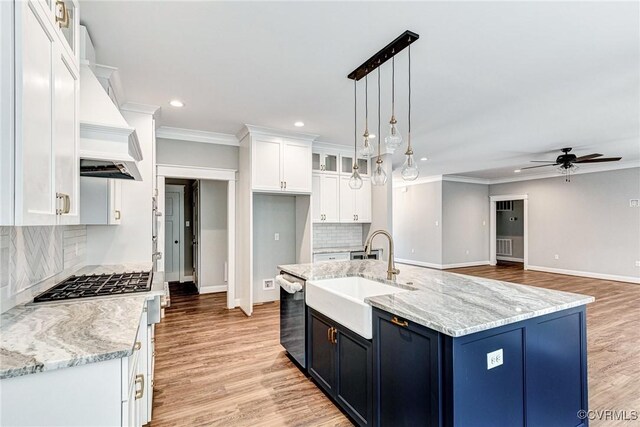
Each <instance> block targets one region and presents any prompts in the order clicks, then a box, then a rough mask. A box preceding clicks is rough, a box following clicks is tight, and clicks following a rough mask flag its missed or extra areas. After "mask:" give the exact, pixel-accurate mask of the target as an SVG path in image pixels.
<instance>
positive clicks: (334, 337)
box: [331, 327, 338, 344]
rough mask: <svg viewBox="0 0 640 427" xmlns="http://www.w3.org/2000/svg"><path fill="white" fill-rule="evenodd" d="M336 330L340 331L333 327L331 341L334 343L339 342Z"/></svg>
mask: <svg viewBox="0 0 640 427" xmlns="http://www.w3.org/2000/svg"><path fill="white" fill-rule="evenodd" d="M336 332H338V330H337V329H336V328H333V327H332V328H331V342H332V343H334V344H337V343H338V339H337V338H336Z"/></svg>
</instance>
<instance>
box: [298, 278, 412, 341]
mask: <svg viewBox="0 0 640 427" xmlns="http://www.w3.org/2000/svg"><path fill="white" fill-rule="evenodd" d="M406 291H407V290H406V289H401V288H397V287H395V286H390V285H385V284H384V283H380V282H376V281H373V280H369V279H364V278H362V277H341V278H339V279H324V280H311V281H308V282H307V286H306V289H305V300H306V303H307V305H308V306H309V307H311V308H313V309H315V310H316V311H319V312H320V313H322V314H324V315H325V316H327V317H329V318H330V319H333V320H335V321H336V322H338V323H340V324H341V325H343V326H346V327H347V328H349V329H351V330H352V331H353V332H355V333H357V334H358V335H361V336H362V337H364V338H366V339H371V334H372V331H371V323H372V319H371V306H370V305H369V304H367V303H365V302H364V299H365V298H368V297H374V296H378V295H388V294H397V293H400V292H406Z"/></svg>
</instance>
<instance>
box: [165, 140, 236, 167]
mask: <svg viewBox="0 0 640 427" xmlns="http://www.w3.org/2000/svg"><path fill="white" fill-rule="evenodd" d="M156 162H157V163H158V164H169V165H181V166H198V167H208V168H221V169H238V147H234V146H232V145H219V144H207V143H203V142H192V141H178V140H174V139H162V138H158V139H157V140H156Z"/></svg>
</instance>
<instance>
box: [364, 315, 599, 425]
mask: <svg viewBox="0 0 640 427" xmlns="http://www.w3.org/2000/svg"><path fill="white" fill-rule="evenodd" d="M372 344H373V353H374V354H373V364H374V366H373V375H374V403H373V405H374V416H373V418H374V420H375V424H376V425H379V426H381V427H387V426H393V427H400V426H411V427H416V426H429V427H435V426H440V427H519V426H522V427H525V426H526V427H578V426H580V427H585V426H586V425H587V423H588V421H587V420H582V419H580V417H579V414H578V413H579V411H580V410H588V403H587V356H586V355H587V352H586V346H587V342H586V321H585V307H584V306H581V307H576V308H571V309H567V310H563V311H559V312H556V313H552V314H547V315H544V316H540V317H536V318H532V319H527V320H524V321H520V322H517V323H512V324H509V325H504V326H500V327H496V328H493V329H489V330H485V331H481V332H477V333H472V334H469V335H464V336H461V337H451V336H448V335H445V334H442V333H439V332H436V331H434V330H431V329H429V328H426V327H424V326H421V325H417V324H414V323H412V322H411V321H409V320H407V319H402V318H399V317H397V316H394V315H392V314H389V313H387V312H385V311H381V310H378V309H375V308H374V311H373V340H372Z"/></svg>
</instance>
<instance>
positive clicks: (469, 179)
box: [442, 175, 491, 185]
mask: <svg viewBox="0 0 640 427" xmlns="http://www.w3.org/2000/svg"><path fill="white" fill-rule="evenodd" d="M442 180H443V181H449V182H463V183H465V184H481V185H489V184H491V180H488V179H483V178H473V177H470V176H463V175H443V176H442Z"/></svg>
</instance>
